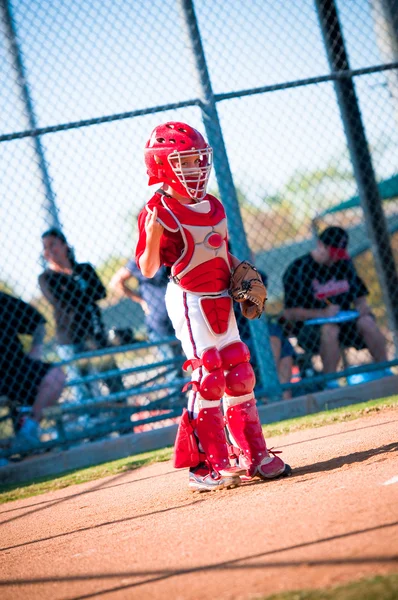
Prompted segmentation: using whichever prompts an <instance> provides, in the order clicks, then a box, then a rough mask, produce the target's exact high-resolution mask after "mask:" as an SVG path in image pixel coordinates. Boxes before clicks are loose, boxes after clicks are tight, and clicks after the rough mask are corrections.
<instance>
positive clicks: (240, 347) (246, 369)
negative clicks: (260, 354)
mask: <svg viewBox="0 0 398 600" xmlns="http://www.w3.org/2000/svg"><path fill="white" fill-rule="evenodd" d="M220 355H221V359H222V366H223V369H224V370H225V372H226V375H225V384H226V386H225V391H226V393H227V394H228V396H244V395H245V394H250V393H251V392H252V391H253V390H254V386H255V385H256V376H255V374H254V371H253V367H252V366H251V364H250V363H249V360H250V352H249V348H248V347H247V346H246V344H244V343H243V342H241V341H238V342H233V343H232V344H229V345H228V346H225V347H224V348H222V349H221V350H220Z"/></svg>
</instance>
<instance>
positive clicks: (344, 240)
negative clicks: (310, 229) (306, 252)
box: [319, 227, 350, 260]
mask: <svg viewBox="0 0 398 600" xmlns="http://www.w3.org/2000/svg"><path fill="white" fill-rule="evenodd" d="M319 239H320V241H321V242H322V243H323V244H325V246H327V247H328V250H329V254H330V257H331V258H333V259H334V260H347V259H349V258H350V255H349V254H348V252H347V246H348V239H349V238H348V233H347V232H346V230H345V229H343V228H342V227H327V228H326V229H325V230H324V231H322V233H321V234H320V236H319Z"/></svg>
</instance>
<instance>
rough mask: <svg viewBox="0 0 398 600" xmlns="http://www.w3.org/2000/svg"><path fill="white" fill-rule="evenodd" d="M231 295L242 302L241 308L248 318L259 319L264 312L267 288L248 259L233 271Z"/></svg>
mask: <svg viewBox="0 0 398 600" xmlns="http://www.w3.org/2000/svg"><path fill="white" fill-rule="evenodd" d="M229 295H230V296H231V297H232V299H233V300H235V301H236V302H239V303H240V310H241V312H242V314H243V316H245V317H246V318H247V319H259V318H260V317H261V315H262V313H263V312H264V306H265V302H266V300H267V288H266V287H265V285H264V284H263V281H262V279H261V276H260V273H259V272H258V271H257V269H256V268H255V267H253V265H251V264H250V263H249V262H247V261H246V260H244V261H242V262H241V263H239V265H238V266H237V267H236V269H234V270H233V271H232V275H231V283H230V287H229Z"/></svg>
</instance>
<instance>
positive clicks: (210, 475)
mask: <svg viewBox="0 0 398 600" xmlns="http://www.w3.org/2000/svg"><path fill="white" fill-rule="evenodd" d="M240 484H241V480H240V477H239V475H237V472H235V470H234V469H231V470H229V469H224V470H223V473H222V474H221V473H216V472H215V471H210V469H209V468H208V466H207V465H205V464H203V463H202V464H199V465H198V466H197V467H193V468H192V467H191V468H190V470H189V484H188V485H189V488H190V489H191V490H192V491H193V492H211V491H212V490H223V489H226V488H234V487H237V486H238V485H240Z"/></svg>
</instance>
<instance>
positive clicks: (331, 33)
mask: <svg viewBox="0 0 398 600" xmlns="http://www.w3.org/2000/svg"><path fill="white" fill-rule="evenodd" d="M315 5H316V8H317V11H318V17H319V22H320V26H321V30H322V35H323V39H324V43H325V48H326V52H327V56H328V61H329V65H330V68H331V71H332V72H333V73H338V72H339V71H349V69H350V66H349V62H348V56H347V52H346V49H345V45H344V39H343V34H342V30H341V27H340V23H339V18H338V13H337V8H336V5H335V1H334V0H315ZM334 85H335V91H336V95H337V101H338V104H339V108H340V113H341V118H342V121H343V126H344V130H345V135H346V138H347V143H348V149H349V152H350V156H351V161H352V165H353V170H354V175H355V179H356V182H357V186H358V194H359V198H360V201H361V206H362V210H363V213H364V216H365V223H366V228H367V232H368V236H369V239H370V242H371V247H372V251H373V256H374V258H375V264H376V271H377V273H378V276H379V281H380V286H381V291H382V294H383V301H384V303H385V306H386V312H387V318H388V322H389V327H390V329H391V332H392V334H393V339H394V345H395V353H396V355H398V334H397V332H398V275H397V270H396V267H395V262H394V256H393V253H392V250H391V244H390V236H389V233H388V228H387V223H386V219H385V216H384V212H383V208H382V203H381V199H380V195H379V190H378V187H377V182H376V177H375V173H374V170H373V164H372V158H371V155H370V151H369V146H368V142H367V139H366V134H365V129H364V126H363V123H362V116H361V112H360V108H359V103H358V99H357V96H356V91H355V87H354V83H353V81H352V78H351V77H349V76H347V77H344V78H343V77H341V78H338V79H336V81H335V84H334Z"/></svg>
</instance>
